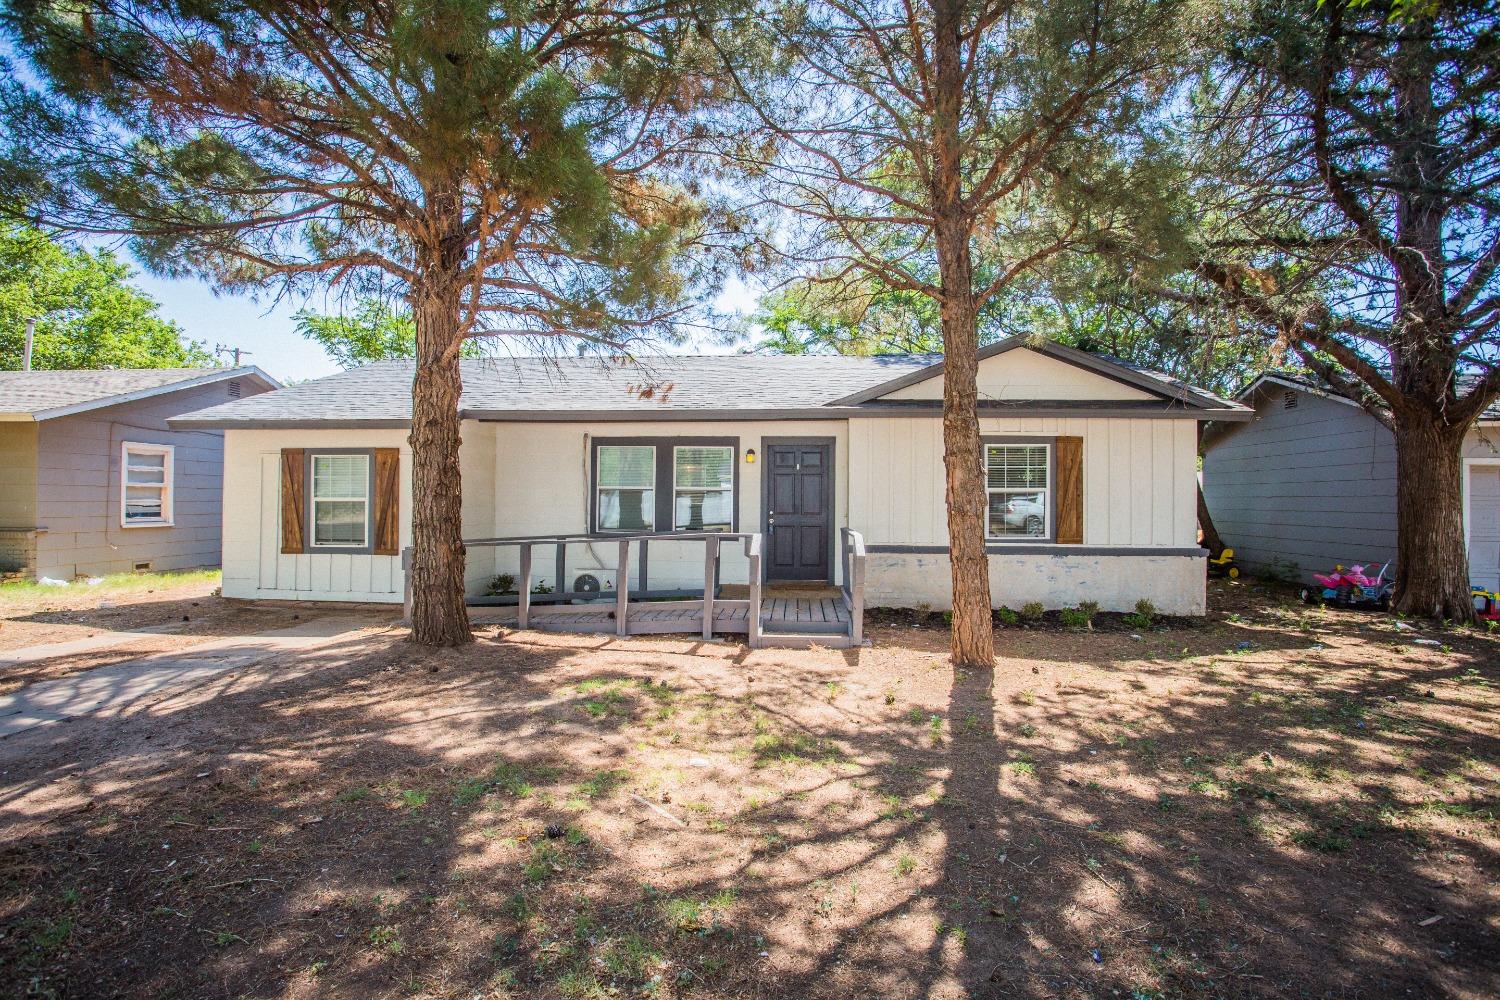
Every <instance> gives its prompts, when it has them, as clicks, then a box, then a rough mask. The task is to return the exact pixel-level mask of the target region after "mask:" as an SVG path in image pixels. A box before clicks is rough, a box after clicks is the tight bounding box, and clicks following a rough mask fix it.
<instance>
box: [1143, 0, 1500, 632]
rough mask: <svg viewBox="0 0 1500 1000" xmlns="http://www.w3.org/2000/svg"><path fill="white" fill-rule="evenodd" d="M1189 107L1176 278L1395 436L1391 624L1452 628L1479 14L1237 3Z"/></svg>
mask: <svg viewBox="0 0 1500 1000" xmlns="http://www.w3.org/2000/svg"><path fill="white" fill-rule="evenodd" d="M1225 28H1226V30H1225V36H1224V41H1223V44H1222V46H1221V51H1220V55H1219V59H1218V61H1217V62H1216V63H1215V65H1214V67H1213V69H1212V71H1211V72H1210V73H1208V74H1207V75H1206V77H1205V80H1206V82H1205V86H1204V89H1203V93H1202V94H1201V95H1199V98H1198V101H1197V105H1196V110H1197V120H1198V125H1199V131H1198V133H1197V134H1198V136H1199V137H1200V140H1201V141H1200V143H1199V146H1200V149H1201V156H1200V158H1199V164H1198V165H1199V168H1200V169H1199V172H1198V176H1197V177H1196V178H1194V179H1193V181H1192V183H1193V187H1194V192H1195V194H1194V196H1195V199H1196V200H1197V201H1198V203H1199V204H1200V206H1201V211H1200V212H1199V213H1198V214H1197V216H1196V221H1197V222H1198V226H1197V228H1196V230H1195V232H1194V233H1193V240H1192V243H1191V245H1190V247H1189V251H1188V252H1187V254H1186V255H1185V256H1184V258H1183V262H1184V268H1185V272H1186V273H1187V274H1188V275H1190V276H1191V277H1192V278H1195V279H1196V282H1195V284H1194V285H1193V286H1191V287H1188V288H1185V289H1184V288H1182V287H1172V288H1167V289H1164V290H1163V295H1164V296H1165V297H1167V298H1172V299H1174V300H1176V301H1180V302H1184V303H1189V304H1198V305H1201V304H1204V303H1207V302H1215V303H1216V304H1217V306H1216V307H1218V308H1230V309H1233V310H1235V311H1236V312H1237V313H1238V314H1239V315H1241V316H1244V317H1246V318H1247V319H1248V320H1250V321H1251V322H1252V323H1254V324H1255V325H1256V327H1258V329H1259V330H1260V331H1262V332H1263V334H1264V335H1265V336H1267V337H1274V338H1275V339H1276V340H1277V342H1278V344H1279V346H1280V347H1281V348H1282V349H1284V350H1285V351H1286V352H1287V354H1288V356H1289V357H1290V358H1292V359H1294V360H1295V362H1296V363H1297V364H1299V365H1301V366H1303V367H1304V368H1306V369H1307V370H1309V371H1311V372H1313V373H1315V374H1316V375H1317V376H1319V377H1320V378H1322V379H1323V380H1325V381H1326V382H1327V383H1328V384H1330V385H1331V386H1333V387H1334V388H1335V389H1337V390H1339V391H1340V392H1343V393H1345V394H1347V395H1348V396H1349V397H1351V398H1353V399H1355V400H1357V401H1358V402H1359V403H1360V404H1361V405H1362V406H1364V408H1365V409H1366V410H1367V411H1368V412H1370V413H1371V414H1372V415H1373V416H1374V417H1375V418H1376V419H1377V420H1380V421H1381V422H1382V423H1384V424H1385V425H1386V426H1387V427H1389V428H1390V429H1391V431H1392V433H1393V435H1394V437H1395V442H1396V467H1397V468H1396V491H1397V495H1396V526H1397V569H1396V600H1395V607H1396V609H1397V610H1398V611H1401V612H1403V613H1406V614H1411V615H1421V616H1424V617H1431V618H1435V619H1446V620H1455V621H1472V620H1473V618H1474V609H1473V604H1472V601H1471V599H1470V595H1469V579H1468V559H1467V551H1466V546H1465V541H1464V529H1463V510H1462V506H1463V503H1462V497H1463V486H1462V482H1463V462H1462V447H1463V440H1464V437H1465V435H1466V434H1467V433H1468V432H1469V430H1470V429H1471V428H1472V427H1473V425H1474V423H1475V421H1476V420H1477V418H1478V417H1479V415H1480V414H1481V413H1482V412H1483V411H1484V410H1485V408H1486V407H1487V406H1489V405H1491V404H1492V403H1493V402H1494V401H1495V400H1496V399H1497V398H1500V115H1497V113H1496V108H1497V101H1500V72H1497V71H1496V67H1497V66H1500V12H1497V10H1496V7H1495V5H1494V4H1493V3H1492V2H1489V0H1455V2H1445V3H1442V4H1427V3H1420V4H1419V3H1404V4H1399V5H1393V4H1391V3H1388V2H1370V0H1356V2H1350V0H1295V2H1290V0H1257V2H1253V3H1248V4H1246V5H1244V6H1243V7H1241V8H1236V16H1235V17H1233V18H1231V19H1229V20H1228V21H1227V22H1226V25H1225Z"/></svg>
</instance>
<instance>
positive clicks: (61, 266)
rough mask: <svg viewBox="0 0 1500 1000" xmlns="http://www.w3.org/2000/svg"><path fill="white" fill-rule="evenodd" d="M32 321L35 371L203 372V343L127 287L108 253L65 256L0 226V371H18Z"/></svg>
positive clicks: (25, 232)
mask: <svg viewBox="0 0 1500 1000" xmlns="http://www.w3.org/2000/svg"><path fill="white" fill-rule="evenodd" d="M33 317H34V318H36V319H37V324H36V337H35V340H34V342H33V347H32V357H31V366H32V367H33V368H200V367H207V366H209V365H212V364H213V363H214V361H213V358H212V357H211V356H210V355H209V353H208V352H207V351H206V350H204V348H203V346H202V345H201V344H197V343H194V342H192V341H187V340H184V339H183V336H182V331H181V330H180V329H179V328H178V327H177V325H176V324H175V323H172V322H170V321H168V320H165V319H162V318H161V317H160V316H158V315H157V305H156V303H155V302H153V301H152V300H151V299H150V298H149V297H148V296H146V295H145V294H144V293H142V292H141V291H140V290H139V289H137V288H133V287H131V285H130V268H129V267H127V266H126V265H125V264H123V263H122V262H121V261H119V260H118V259H116V258H115V256H114V255H113V254H111V253H109V252H107V251H102V250H101V251H96V252H90V251H88V250H70V249H68V248H66V247H63V246H60V245H59V244H57V243H56V242H54V241H53V240H50V239H48V238H47V237H46V236H45V235H43V234H42V233H40V232H38V231H37V230H35V229H32V228H29V227H27V226H21V225H14V224H3V225H0V368H10V369H17V368H20V367H21V363H22V358H23V357H24V355H25V345H26V320H27V319H30V318H33Z"/></svg>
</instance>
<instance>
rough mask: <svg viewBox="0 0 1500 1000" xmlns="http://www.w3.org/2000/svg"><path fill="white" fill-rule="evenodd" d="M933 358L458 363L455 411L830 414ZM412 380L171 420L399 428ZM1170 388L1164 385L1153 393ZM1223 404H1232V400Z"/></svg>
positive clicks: (324, 386) (369, 378)
mask: <svg viewBox="0 0 1500 1000" xmlns="http://www.w3.org/2000/svg"><path fill="white" fill-rule="evenodd" d="M938 360H940V358H939V357H938V356H934V355H899V356H879V357H846V356H839V355H798V356H788V355H776V354H730V355H687V356H649V357H642V358H638V359H635V360H633V361H630V362H618V361H611V360H608V359H603V358H597V357H585V358H575V357H570V358H497V359H488V358H487V359H478V360H465V361H463V362H462V372H463V381H464V391H463V397H462V399H461V400H460V403H459V408H460V410H461V411H462V413H463V414H464V415H465V416H469V417H491V418H504V417H507V416H509V417H512V418H514V417H522V416H530V415H534V416H536V417H537V418H539V419H547V418H549V417H550V418H558V417H565V416H567V415H573V414H576V415H580V416H586V417H588V418H590V419H592V418H594V417H595V416H596V415H601V414H602V415H607V416H610V417H614V418H616V419H618V418H621V417H630V416H633V415H639V416H642V417H661V418H674V419H685V418H691V417H693V416H695V415H727V416H731V417H732V416H739V417H746V416H752V415H753V416H767V417H774V416H784V415H797V414H802V415H824V416H834V415H836V413H835V412H831V411H829V410H828V409H827V408H828V407H829V406H830V404H833V403H835V402H836V401H838V400H843V399H845V398H846V397H849V396H851V395H855V394H857V393H860V392H861V391H864V390H869V389H871V388H873V387H875V386H879V385H883V384H884V383H887V382H890V381H891V380H893V379H897V378H900V377H901V376H903V375H908V374H911V373H914V372H917V371H920V370H921V369H923V368H926V367H928V366H930V365H932V364H933V363H934V362H936V361H938ZM412 372H413V363H412V362H410V361H383V362H378V363H376V364H372V365H367V366H365V367H363V368H355V369H351V370H350V371H346V372H340V373H339V374H337V375H330V376H328V377H326V378H321V379H317V380H314V381H311V382H304V383H301V384H300V385H294V386H291V387H289V388H286V389H282V390H280V391H278V392H274V393H266V394H264V395H260V396H252V397H249V398H247V399H242V400H237V401H235V402H231V403H225V404H222V405H219V406H214V407H210V408H209V409H206V410H199V411H198V412H196V413H191V414H186V415H184V416H182V417H179V418H176V419H175V420H174V421H173V422H174V423H176V424H180V425H184V426H189V425H195V426H214V427H235V426H240V427H254V426H266V425H278V424H279V425H299V424H300V425H311V424H349V425H362V426H391V427H396V426H403V425H405V424H406V423H408V422H409V421H410V420H411V380H412ZM1170 388H1171V386H1170V385H1169V384H1164V385H1163V389H1164V390H1166V389H1170ZM1151 405H1155V404H1151ZM1224 406H1225V407H1226V408H1231V409H1236V408H1238V407H1237V406H1236V404H1232V403H1225V404H1224ZM838 412H841V413H847V412H850V408H848V407H845V408H843V409H842V410H841V411H838Z"/></svg>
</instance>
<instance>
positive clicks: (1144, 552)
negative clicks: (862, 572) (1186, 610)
mask: <svg viewBox="0 0 1500 1000" xmlns="http://www.w3.org/2000/svg"><path fill="white" fill-rule="evenodd" d="M865 551H866V552H878V553H883V554H897V555H944V556H945V555H947V554H948V546H946V545H866V546H865ZM984 551H985V553H986V554H987V555H992V556H1004V555H1012V556H1058V557H1060V558H1065V557H1067V556H1188V557H1192V558H1204V557H1206V556H1207V555H1208V550H1207V549H1203V548H1198V547H1196V546H1194V547H1192V548H1168V547H1163V548H1147V547H1145V546H1129V545H1057V544H1051V545H1031V544H1027V543H1021V544H1018V545H1006V544H1004V543H1000V544H994V545H986V546H985V547H984Z"/></svg>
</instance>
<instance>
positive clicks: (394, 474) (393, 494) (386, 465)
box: [374, 448, 401, 556]
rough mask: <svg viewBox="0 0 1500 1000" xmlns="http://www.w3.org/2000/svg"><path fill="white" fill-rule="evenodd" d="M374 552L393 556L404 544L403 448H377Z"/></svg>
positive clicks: (378, 554)
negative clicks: (402, 503)
mask: <svg viewBox="0 0 1500 1000" xmlns="http://www.w3.org/2000/svg"><path fill="white" fill-rule="evenodd" d="M374 506H375V550H374V551H375V554H376V555H377V556H393V555H395V554H396V553H397V552H398V551H399V549H400V545H401V449H400V448H376V449H375V505H374Z"/></svg>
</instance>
